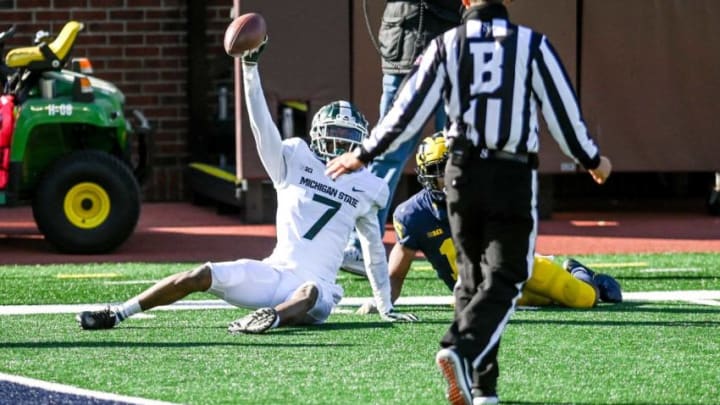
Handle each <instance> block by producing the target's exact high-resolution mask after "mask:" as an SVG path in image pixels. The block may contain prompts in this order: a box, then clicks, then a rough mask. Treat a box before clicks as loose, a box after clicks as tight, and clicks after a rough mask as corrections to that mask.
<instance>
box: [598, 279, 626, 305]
mask: <svg viewBox="0 0 720 405" xmlns="http://www.w3.org/2000/svg"><path fill="white" fill-rule="evenodd" d="M593 281H595V284H597V286H598V290H599V291H600V300H602V301H603V302H611V303H613V304H618V303H621V302H622V300H623V298H622V288H621V287H620V283H618V281H617V280H615V279H614V278H613V277H612V276H610V275H609V274H603V273H597V274H596V275H595V277H593Z"/></svg>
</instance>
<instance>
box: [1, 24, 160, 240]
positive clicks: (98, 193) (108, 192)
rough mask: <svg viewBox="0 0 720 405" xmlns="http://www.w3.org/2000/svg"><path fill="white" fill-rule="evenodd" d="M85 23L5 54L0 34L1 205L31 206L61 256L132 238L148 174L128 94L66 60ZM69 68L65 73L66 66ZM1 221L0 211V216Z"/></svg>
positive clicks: (146, 143)
mask: <svg viewBox="0 0 720 405" xmlns="http://www.w3.org/2000/svg"><path fill="white" fill-rule="evenodd" d="M82 29H83V25H82V24H81V23H79V22H76V21H70V22H68V23H67V24H65V26H64V27H63V29H62V31H61V32H60V33H59V34H58V35H57V37H54V38H53V37H51V36H50V35H49V34H48V33H47V32H45V31H38V33H37V34H36V36H35V46H31V47H24V48H17V49H13V50H10V51H8V52H7V54H6V55H5V56H4V57H2V55H4V54H5V52H4V51H2V50H3V48H4V44H5V41H6V40H7V39H8V38H10V37H12V36H13V34H14V33H15V28H14V27H12V28H10V29H9V30H7V31H5V32H2V33H0V51H2V53H0V80H2V88H3V93H2V95H0V118H1V122H0V207H7V206H13V205H19V204H32V211H33V216H34V217H35V221H36V223H37V226H38V228H39V229H40V231H41V232H42V233H43V235H44V236H45V239H46V240H47V241H49V242H50V243H51V244H52V245H54V246H55V247H56V248H57V249H58V250H59V251H61V252H65V253H83V254H94V253H106V252H110V251H112V250H114V249H115V248H117V247H118V246H120V245H121V244H122V243H123V242H125V240H127V238H128V237H129V236H130V235H131V234H132V232H133V230H134V229H135V226H136V224H137V221H138V218H139V216H140V205H141V192H140V184H141V183H142V181H143V180H144V179H145V178H146V177H147V176H148V174H149V169H150V160H151V156H150V150H151V148H150V146H151V145H150V140H151V139H150V138H151V136H152V128H151V126H150V125H149V124H148V121H147V120H146V119H145V117H144V115H143V114H142V113H141V112H140V111H134V112H133V114H132V117H126V115H125V112H124V108H125V96H124V95H123V93H122V92H121V91H120V90H119V89H118V88H117V87H115V86H114V85H113V84H112V83H109V82H107V81H104V80H100V79H98V78H96V77H93V76H92V68H91V66H90V64H89V61H88V60H87V59H82V58H81V59H73V60H70V58H69V56H70V53H71V50H72V48H73V44H74V43H75V39H76V38H77V35H78V33H79V32H80V31H81V30H82ZM66 66H67V68H66ZM0 215H2V213H0Z"/></svg>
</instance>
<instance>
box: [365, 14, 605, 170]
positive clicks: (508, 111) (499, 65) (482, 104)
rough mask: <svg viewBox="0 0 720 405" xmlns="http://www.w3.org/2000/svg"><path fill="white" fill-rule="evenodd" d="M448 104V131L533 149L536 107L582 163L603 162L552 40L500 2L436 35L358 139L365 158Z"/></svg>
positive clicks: (489, 145)
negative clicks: (395, 94) (368, 132)
mask: <svg viewBox="0 0 720 405" xmlns="http://www.w3.org/2000/svg"><path fill="white" fill-rule="evenodd" d="M441 98H442V100H443V102H444V104H445V110H446V112H447V116H448V121H449V129H448V131H447V132H446V136H448V137H453V136H466V137H468V138H469V140H470V141H471V142H472V144H473V145H475V146H476V147H477V148H480V149H488V150H499V151H504V152H508V153H513V154H527V153H537V152H538V149H539V142H538V134H539V129H538V125H539V122H538V116H537V111H538V109H541V110H542V113H543V116H544V118H545V121H546V122H547V125H548V129H549V130H550V133H551V135H552V136H553V138H554V139H555V140H556V141H557V142H558V144H559V145H560V148H561V149H562V150H563V152H564V153H565V154H566V155H568V156H569V157H571V158H574V159H575V160H576V161H577V162H579V163H580V164H581V165H582V166H583V167H585V168H586V169H594V168H596V167H597V166H598V165H599V163H600V154H599V150H598V147H597V145H596V144H595V141H594V140H593V139H592V137H591V136H590V134H589V133H588V131H587V128H586V126H585V123H584V121H583V118H582V114H581V112H580V107H579V106H578V102H577V98H576V95H575V91H574V90H573V87H572V84H571V83H570V81H569V79H568V76H567V73H566V72H565V68H564V67H563V64H562V62H561V61H560V59H559V57H558V55H557V54H556V52H555V50H554V49H553V47H552V45H551V44H550V41H549V40H548V38H547V37H545V36H544V35H543V34H541V33H538V32H535V31H532V30H531V29H530V28H527V27H524V26H519V25H515V24H512V23H511V22H510V21H509V20H508V17H507V11H506V9H505V7H503V6H502V5H486V6H479V7H473V8H471V9H470V10H468V12H467V13H466V15H465V24H464V25H461V26H459V27H456V28H454V29H452V30H450V31H447V32H446V33H444V34H443V35H442V36H439V37H438V38H436V39H435V40H433V41H432V42H431V43H430V44H429V45H428V47H427V49H426V50H425V52H424V53H423V56H422V58H421V60H420V63H419V64H418V65H416V66H415V68H414V70H413V71H412V72H411V76H410V77H409V78H408V81H407V83H406V85H405V86H404V87H403V88H402V90H401V92H400V94H399V95H398V98H397V100H396V101H395V103H394V104H393V107H392V109H391V110H390V111H389V112H388V114H387V115H386V116H385V117H384V118H383V120H382V121H381V122H380V123H379V124H378V126H377V127H375V128H374V129H373V131H372V133H371V135H370V137H369V138H368V139H366V140H365V141H364V142H363V147H362V150H361V152H360V155H359V157H360V159H361V160H363V161H365V162H367V161H369V160H371V159H372V158H374V157H375V156H377V155H379V154H381V153H382V152H384V151H386V150H394V149H395V148H396V147H397V145H399V144H400V143H402V142H403V141H407V140H409V138H411V137H413V136H415V135H416V134H417V133H419V132H420V130H421V129H422V127H423V125H424V124H425V122H426V120H427V119H428V117H429V116H430V115H431V114H432V112H433V110H434V108H435V106H436V105H437V103H438V102H439V101H440V100H441Z"/></svg>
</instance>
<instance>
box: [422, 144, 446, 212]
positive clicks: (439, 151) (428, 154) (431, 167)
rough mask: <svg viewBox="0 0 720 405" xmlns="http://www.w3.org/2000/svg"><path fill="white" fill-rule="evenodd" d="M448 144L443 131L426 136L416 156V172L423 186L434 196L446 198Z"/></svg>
mask: <svg viewBox="0 0 720 405" xmlns="http://www.w3.org/2000/svg"><path fill="white" fill-rule="evenodd" d="M447 152H448V151H447V146H446V145H445V139H444V138H443V136H442V133H436V134H434V135H433V136H431V137H428V138H425V139H424V140H423V142H422V143H421V144H420V147H419V148H418V153H417V155H416V156H415V158H416V163H417V168H416V169H415V173H416V174H417V179H418V182H420V184H422V186H423V188H425V189H426V190H428V191H430V193H431V194H432V196H433V198H434V199H436V200H442V199H444V198H445V163H446V162H447V159H448V153H447Z"/></svg>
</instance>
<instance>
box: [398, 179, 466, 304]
mask: <svg viewBox="0 0 720 405" xmlns="http://www.w3.org/2000/svg"><path fill="white" fill-rule="evenodd" d="M393 225H394V227H395V232H396V233H397V241H398V243H400V244H401V245H403V246H405V247H406V248H408V249H412V250H419V251H421V252H422V253H423V254H424V255H425V257H426V258H427V260H428V261H429V262H430V264H431V265H432V266H433V268H434V269H435V271H436V272H437V275H438V277H439V278H440V279H441V280H442V281H444V282H445V284H446V285H447V286H448V288H450V290H452V289H453V286H454V285H455V280H457V265H456V264H455V258H456V254H455V245H454V244H453V241H452V235H451V233H450V223H449V222H448V217H447V209H446V207H445V202H444V201H435V200H433V198H432V195H431V194H430V192H429V191H427V190H425V189H423V190H421V191H420V192H418V193H416V194H414V195H413V196H411V197H410V198H408V199H407V200H406V201H404V202H403V203H402V204H400V205H398V206H397V208H395V212H393Z"/></svg>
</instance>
